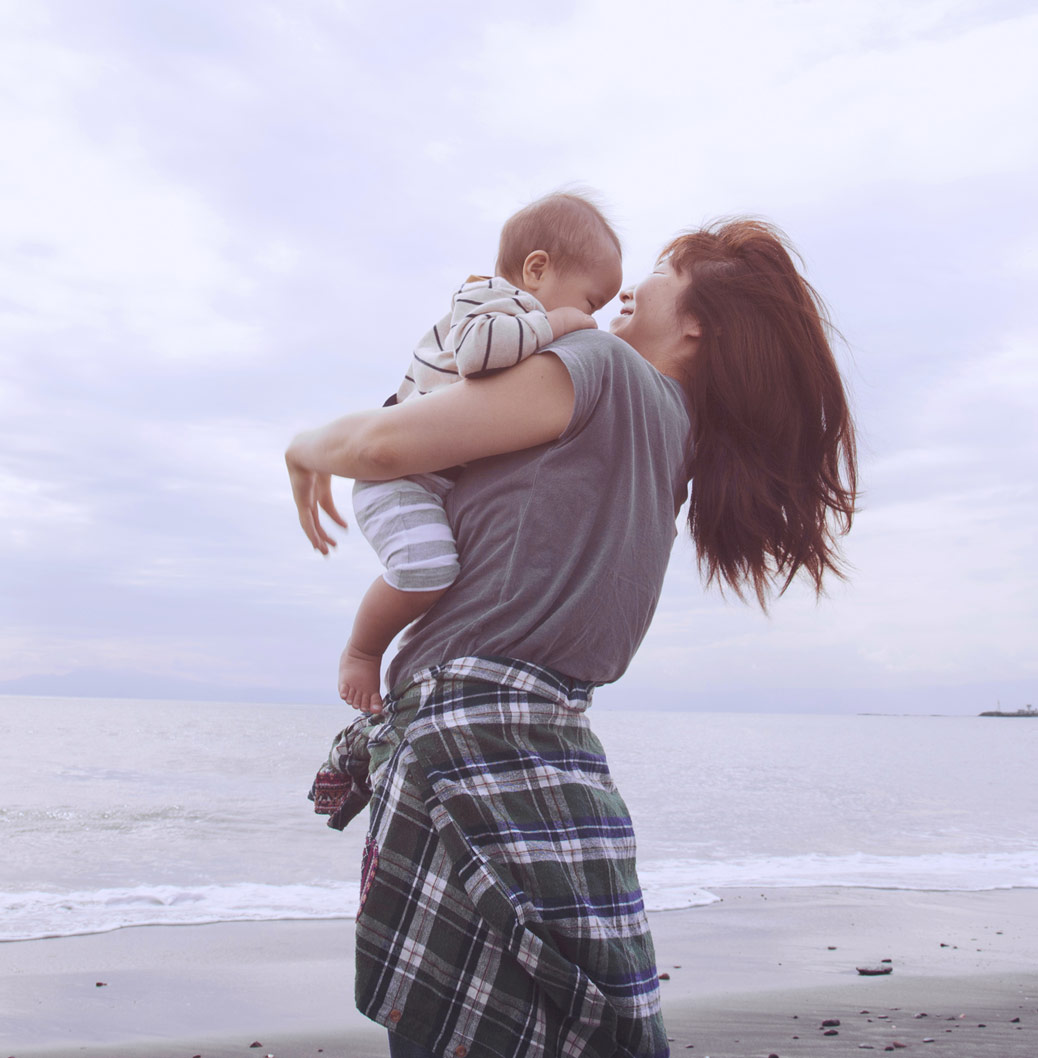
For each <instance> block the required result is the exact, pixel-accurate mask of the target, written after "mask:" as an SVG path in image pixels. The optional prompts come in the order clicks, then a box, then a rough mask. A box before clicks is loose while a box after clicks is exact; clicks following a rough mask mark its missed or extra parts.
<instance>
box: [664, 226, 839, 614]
mask: <svg viewBox="0 0 1038 1058" xmlns="http://www.w3.org/2000/svg"><path fill="white" fill-rule="evenodd" d="M791 249H792V248H791V247H790V246H789V243H788V240H787V239H786V237H785V235H784V234H783V233H782V232H781V231H779V230H778V229H777V228H775V227H773V226H771V225H770V224H766V223H764V222H763V221H759V220H727V221H721V222H718V223H716V224H714V225H711V226H710V227H708V228H705V229H702V230H699V231H693V232H687V233H685V234H682V235H679V236H678V237H677V238H676V239H674V241H673V242H671V243H670V245H669V246H667V247H666V248H665V249H664V250H663V253H662V254H661V255H660V259H661V260H663V259H668V260H669V261H670V263H671V265H672V266H673V268H674V269H675V271H677V272H678V273H679V274H680V275H681V276H682V277H684V278H686V279H687V280H688V285H687V288H686V291H685V294H684V296H683V298H682V299H681V301H680V303H679V308H680V309H681V310H682V311H683V312H684V313H685V314H687V315H689V316H693V317H695V319H696V320H697V321H698V322H699V325H700V328H701V330H702V335H701V337H700V340H699V343H698V348H697V351H696V353H695V355H694V357H693V358H692V360H691V362H690V364H689V367H688V370H687V376H686V380H685V385H686V389H687V391H688V394H689V398H690V400H691V402H692V407H693V412H694V433H693V437H694V443H695V447H694V450H693V453H692V487H691V502H690V505H689V512H688V524H689V529H690V531H691V533H692V539H693V541H694V543H695V546H696V552H697V554H698V556H699V565H700V569H701V570H702V571H703V572H704V574H705V576H706V581H707V583H708V584H709V583H711V582H713V581H714V580H715V579H716V580H717V581H718V582H719V583H722V584H727V585H728V586H730V587H731V588H732V589H733V590H734V591H735V592H736V594H737V595H738V596H739V597H740V598H743V597H744V596H743V592H744V590H745V589H746V588H752V589H753V592H754V594H755V595H756V596H757V601H758V602H759V603H760V605H761V607H762V608H764V609H766V608H767V602H768V596H769V594H770V592H771V590H772V588H773V587H774V586H775V585H776V584H780V585H781V586H780V587H779V594H780V595H781V594H782V592H784V591H785V590H786V588H787V587H788V586H789V584H790V582H791V581H792V579H793V577H794V576H795V575H796V574H797V572H798V571H800V570H804V571H806V573H807V575H808V576H809V578H810V579H811V581H812V582H813V584H814V589H815V592H816V594H820V593H821V591H822V581H823V578H824V576H825V575H826V574H827V573H831V574H833V575H835V576H837V577H840V578H842V577H843V576H844V575H845V574H844V570H843V564H842V562H841V560H840V555H839V548H838V542H837V537H838V536H840V535H842V534H844V533H846V532H847V531H848V530H849V529H850V527H851V521H852V518H853V515H854V511H855V494H856V490H857V460H856V455H855V443H854V425H853V423H852V421H851V416H850V412H849V410H848V406H847V398H846V394H845V393H844V387H843V382H842V380H841V378H840V372H839V369H838V368H837V366H836V361H835V359H834V357H833V353H832V349H831V347H830V335H831V333H832V327H831V324H830V321H829V315H828V312H827V311H826V308H825V305H824V304H823V302H822V300H821V298H819V296H818V294H817V293H816V292H815V290H814V289H813V288H812V286H811V285H810V284H809V283H808V282H807V280H805V279H804V278H803V276H801V275H800V274H799V272H798V271H797V269H796V266H795V265H794V263H793V260H792V256H791ZM793 252H795V251H793Z"/></svg>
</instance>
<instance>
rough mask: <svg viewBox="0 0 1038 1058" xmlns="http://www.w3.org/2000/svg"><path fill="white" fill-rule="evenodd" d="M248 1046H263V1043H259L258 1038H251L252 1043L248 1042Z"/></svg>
mask: <svg viewBox="0 0 1038 1058" xmlns="http://www.w3.org/2000/svg"><path fill="white" fill-rule="evenodd" d="M249 1046H250V1047H262V1046H263V1044H262V1043H260V1041H259V1040H253V1041H252V1043H250V1044H249Z"/></svg>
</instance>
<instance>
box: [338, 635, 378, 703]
mask: <svg viewBox="0 0 1038 1058" xmlns="http://www.w3.org/2000/svg"><path fill="white" fill-rule="evenodd" d="M381 684H382V655H381V654H371V653H369V652H368V651H366V650H361V649H360V648H358V647H355V646H354V645H353V643H352V641H351V642H349V643H347V644H346V649H345V650H343V652H342V656H341V657H340V658H339V697H340V698H342V700H343V701H344V702H346V703H347V704H348V705H352V706H353V708H354V709H359V710H360V711H361V712H362V713H379V712H381V711H382V696H381V695H380V694H379V689H380V687H381Z"/></svg>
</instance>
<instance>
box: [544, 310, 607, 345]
mask: <svg viewBox="0 0 1038 1058" xmlns="http://www.w3.org/2000/svg"><path fill="white" fill-rule="evenodd" d="M548 322H549V323H550V324H551V336H552V337H553V338H561V337H562V336H563V335H564V334H569V333H570V331H585V330H589V329H591V328H595V327H597V326H598V324H597V323H595V320H594V317H593V316H589V315H588V314H587V313H586V312H581V311H580V309H577V308H574V307H573V306H572V305H563V306H562V308H561V309H552V310H551V312H549V313H548Z"/></svg>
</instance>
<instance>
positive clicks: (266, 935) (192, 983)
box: [0, 888, 1038, 1058]
mask: <svg viewBox="0 0 1038 1058" xmlns="http://www.w3.org/2000/svg"><path fill="white" fill-rule="evenodd" d="M717 895H718V896H720V897H722V899H721V901H720V902H719V903H715V904H710V905H706V906H703V907H697V908H692V909H689V910H685V911H666V912H656V913H652V914H651V915H650V921H651V925H652V930H653V935H654V938H655V942H656V951H657V961H658V964H659V970H660V973H661V974H665V975H666V977H665V979H664V980H662V981H661V985H660V987H661V991H662V996H663V1004H664V1014H665V1018H666V1023H667V1029H668V1033H669V1035H670V1036H671V1037H673V1042H672V1044H671V1047H672V1050H673V1053H674V1054H675V1055H676V1054H690V1055H699V1056H704V1055H710V1056H711V1058H756V1056H757V1055H760V1056H762V1058H767V1056H768V1055H769V1054H778V1055H779V1056H780V1058H795V1056H797V1055H813V1054H823V1053H825V1054H827V1055H831V1056H832V1055H837V1056H838V1055H844V1054H850V1053H852V1051H853V1053H855V1054H857V1053H859V1052H860V1051H863V1050H869V1049H872V1050H878V1051H880V1052H882V1051H884V1049H885V1048H887V1047H890V1046H893V1043H894V1042H895V1041H896V1042H898V1043H903V1044H904V1045H905V1048H904V1049H905V1050H906V1053H908V1052H909V1051H917V1052H918V1050H919V1049H921V1048H929V1049H930V1053H933V1054H938V1053H939V1054H940V1055H942V1056H943V1058H959V1056H961V1058H980V1056H983V1055H991V1056H992V1058H1012V1056H1016V1055H1019V1056H1021V1058H1034V1056H1035V1055H1038V889H1011V890H991V891H983V892H935V891H915V890H892V889H886V890H884V889H844V888H802V889H726V890H719V891H718V893H717ZM886 959H889V960H891V961H890V963H887V964H885V963H883V960H886ZM352 962H353V929H352V923H351V922H350V921H349V920H345V919H344V920H334V921H325V922H314V921H280V922H249V923H219V924H214V925H208V926H175V927H174V926H145V927H132V928H127V929H122V930H117V931H114V932H112V933H102V934H93V935H88V936H78V937H62V938H52V939H48V940H33V941H12V942H7V943H4V944H0V979H2V980H3V981H4V985H3V989H4V993H5V994H4V999H3V1003H2V1007H0V1038H2V1039H3V1040H4V1043H3V1045H2V1047H3V1054H4V1055H11V1056H13V1058H70V1056H73V1055H76V1056H80V1058H131V1056H132V1058H177V1056H183V1058H192V1056H194V1055H201V1056H202V1058H225V1056H230V1055H268V1054H271V1055H274V1056H275V1058H302V1056H304V1055H306V1056H313V1055H317V1054H318V1053H320V1054H323V1055H324V1056H326V1058H338V1056H348V1058H386V1056H387V1054H388V1048H387V1045H386V1037H385V1032H384V1030H383V1029H382V1028H380V1027H379V1026H376V1025H374V1024H372V1023H371V1022H369V1021H368V1020H367V1019H366V1018H364V1017H363V1016H361V1015H360V1014H359V1013H357V1011H356V1010H355V1009H354V1008H353V1004H352ZM882 965H890V966H892V968H893V972H892V973H891V974H889V975H888V976H876V977H864V976H861V975H859V974H858V972H857V968H858V967H859V966H861V967H873V966H882ZM917 1015H925V1017H922V1016H919V1017H917ZM1014 1018H1018V1019H1019V1021H1013V1019H1014ZM823 1020H839V1022H840V1025H839V1026H838V1027H837V1026H829V1027H826V1028H822V1026H821V1022H822V1021H823ZM981 1026H983V1027H981ZM834 1029H835V1035H828V1036H826V1035H824V1033H826V1032H832V1030H834ZM926 1040H932V1041H933V1042H932V1043H925V1042H924V1041H926ZM256 1042H258V1043H260V1044H261V1045H262V1046H261V1047H259V1048H252V1047H250V1045H251V1044H252V1043H256ZM901 1049H902V1048H898V1050H901ZM0 1058H2V1056H0Z"/></svg>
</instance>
